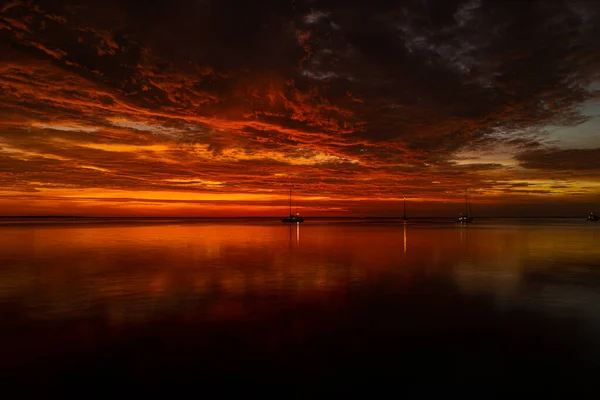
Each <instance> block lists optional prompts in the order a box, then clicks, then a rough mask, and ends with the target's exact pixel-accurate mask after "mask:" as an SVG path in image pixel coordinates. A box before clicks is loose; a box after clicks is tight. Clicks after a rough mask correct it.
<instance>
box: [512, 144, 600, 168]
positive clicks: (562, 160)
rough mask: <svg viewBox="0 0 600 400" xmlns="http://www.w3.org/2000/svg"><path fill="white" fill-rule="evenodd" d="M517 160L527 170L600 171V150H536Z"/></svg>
mask: <svg viewBox="0 0 600 400" xmlns="http://www.w3.org/2000/svg"><path fill="white" fill-rule="evenodd" d="M516 158H517V160H518V161H519V162H520V163H521V165H522V166H523V167H525V168H532V169H539V170H549V171H600V148H598V149H567V150H561V149H547V150H534V151H529V152H524V153H520V154H518V155H517V157H516Z"/></svg>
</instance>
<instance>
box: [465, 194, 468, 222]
mask: <svg viewBox="0 0 600 400" xmlns="http://www.w3.org/2000/svg"><path fill="white" fill-rule="evenodd" d="M468 204H469V189H465V216H467V217H468V216H469V207H468Z"/></svg>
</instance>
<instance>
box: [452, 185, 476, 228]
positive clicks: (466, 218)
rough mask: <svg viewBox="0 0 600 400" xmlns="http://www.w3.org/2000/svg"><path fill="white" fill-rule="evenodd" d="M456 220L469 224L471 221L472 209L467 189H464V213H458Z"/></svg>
mask: <svg viewBox="0 0 600 400" xmlns="http://www.w3.org/2000/svg"><path fill="white" fill-rule="evenodd" d="M469 211H471V215H469ZM456 222H458V223H461V224H470V223H471V222H473V211H472V210H471V203H470V202H469V189H465V214H464V215H463V214H462V213H460V215H459V216H458V219H457V220H456Z"/></svg>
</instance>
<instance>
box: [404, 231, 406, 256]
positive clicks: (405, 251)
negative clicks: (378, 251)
mask: <svg viewBox="0 0 600 400" xmlns="http://www.w3.org/2000/svg"><path fill="white" fill-rule="evenodd" d="M404 258H406V222H405V223H404Z"/></svg>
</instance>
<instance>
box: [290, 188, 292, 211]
mask: <svg viewBox="0 0 600 400" xmlns="http://www.w3.org/2000/svg"><path fill="white" fill-rule="evenodd" d="M290 215H292V189H290Z"/></svg>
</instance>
